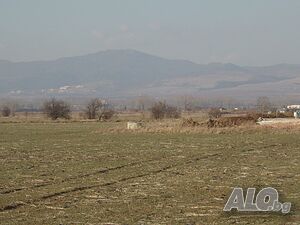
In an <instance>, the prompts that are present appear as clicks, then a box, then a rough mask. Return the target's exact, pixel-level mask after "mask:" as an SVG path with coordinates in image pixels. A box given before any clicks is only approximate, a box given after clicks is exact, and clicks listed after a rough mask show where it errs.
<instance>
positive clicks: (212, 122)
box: [207, 116, 257, 127]
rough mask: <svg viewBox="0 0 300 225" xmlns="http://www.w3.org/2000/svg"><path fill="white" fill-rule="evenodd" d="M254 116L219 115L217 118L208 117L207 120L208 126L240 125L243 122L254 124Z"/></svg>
mask: <svg viewBox="0 0 300 225" xmlns="http://www.w3.org/2000/svg"><path fill="white" fill-rule="evenodd" d="M256 120H257V119H256V118H255V117H252V116H244V117H240V116H239V117H221V118H218V119H209V120H208V121H207V126H208V127H233V126H241V125H244V124H255V123H256Z"/></svg>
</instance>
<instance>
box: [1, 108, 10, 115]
mask: <svg viewBox="0 0 300 225" xmlns="http://www.w3.org/2000/svg"><path fill="white" fill-rule="evenodd" d="M1 114H2V116H3V117H9V116H10V115H11V109H10V108H9V107H8V106H4V107H3V108H2V110H1Z"/></svg>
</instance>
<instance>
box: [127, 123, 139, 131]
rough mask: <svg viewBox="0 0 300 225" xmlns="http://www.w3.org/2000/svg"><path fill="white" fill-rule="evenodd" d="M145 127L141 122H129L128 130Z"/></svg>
mask: <svg viewBox="0 0 300 225" xmlns="http://www.w3.org/2000/svg"><path fill="white" fill-rule="evenodd" d="M141 127H143V124H142V123H141V122H127V129H128V130H136V129H139V128H141Z"/></svg>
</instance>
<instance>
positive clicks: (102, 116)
mask: <svg viewBox="0 0 300 225" xmlns="http://www.w3.org/2000/svg"><path fill="white" fill-rule="evenodd" d="M114 115H115V111H114V110H112V109H104V110H102V111H101V113H99V114H98V119H99V120H109V119H111V118H112V117H113V116H114Z"/></svg>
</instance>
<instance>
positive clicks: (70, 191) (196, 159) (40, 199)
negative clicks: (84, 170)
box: [0, 153, 221, 212]
mask: <svg viewBox="0 0 300 225" xmlns="http://www.w3.org/2000/svg"><path fill="white" fill-rule="evenodd" d="M217 156H221V153H215V154H211V155H206V156H202V157H196V158H192V159H190V160H187V161H185V162H181V163H176V164H173V165H168V166H164V167H162V168H160V169H158V170H153V171H150V172H148V173H143V174H139V175H135V176H129V177H124V178H121V179H119V180H116V181H111V182H107V183H104V184H96V185H87V186H81V187H75V188H71V189H69V190H65V191H59V192H55V193H52V194H49V195H44V196H42V197H40V198H38V199H35V200H31V201H30V200H29V201H26V202H17V203H12V204H9V205H6V206H4V207H3V208H0V212H5V211H8V210H15V209H17V208H19V207H21V206H25V205H31V204H34V203H39V202H41V201H43V200H46V199H50V198H53V197H58V196H62V195H65V194H70V193H74V192H79V191H85V190H89V189H93V188H98V187H107V186H111V185H114V184H118V183H122V182H125V181H129V180H133V179H137V178H142V177H147V176H151V175H156V174H160V173H164V172H166V171H167V170H169V169H172V168H176V167H178V166H183V165H188V164H191V163H195V162H197V161H200V160H203V159H208V158H214V157H217Z"/></svg>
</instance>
